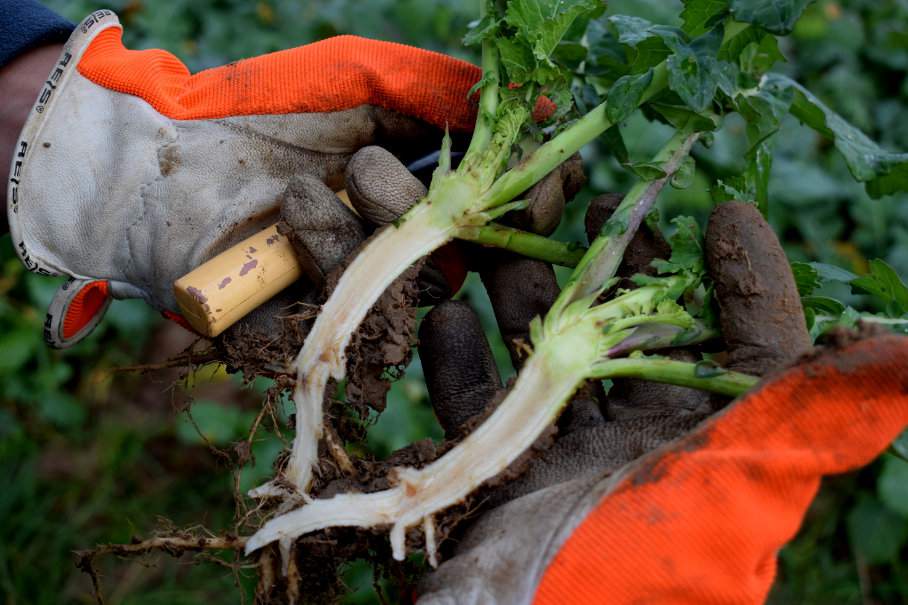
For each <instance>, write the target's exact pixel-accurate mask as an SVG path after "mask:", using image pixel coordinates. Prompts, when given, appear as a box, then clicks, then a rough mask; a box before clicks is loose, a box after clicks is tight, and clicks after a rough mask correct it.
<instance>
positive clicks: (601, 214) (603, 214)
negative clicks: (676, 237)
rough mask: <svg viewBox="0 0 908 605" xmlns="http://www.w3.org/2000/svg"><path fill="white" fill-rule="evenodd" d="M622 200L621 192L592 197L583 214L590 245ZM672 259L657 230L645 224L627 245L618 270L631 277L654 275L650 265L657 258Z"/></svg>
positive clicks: (623, 275) (666, 244)
mask: <svg viewBox="0 0 908 605" xmlns="http://www.w3.org/2000/svg"><path fill="white" fill-rule="evenodd" d="M623 199H624V196H623V195H621V194H620V193H606V194H603V195H600V196H598V197H595V198H593V200H592V201H591V202H590V206H589V208H588V209H587V211H586V220H585V227H586V237H587V240H588V241H589V242H590V243H592V242H593V240H594V239H596V237H598V236H599V231H600V230H601V229H602V226H603V225H605V222H606V221H607V220H608V219H609V217H611V216H612V214H613V213H614V212H615V210H616V209H617V208H618V205H619V204H620V203H621V201H622V200H623ZM669 256H671V248H670V247H669V245H668V242H666V241H665V238H664V237H662V233H660V232H659V230H658V229H652V228H651V227H650V226H649V225H648V224H646V223H645V222H644V223H643V224H642V225H640V229H639V230H638V231H637V233H636V234H635V235H634V238H633V239H632V240H631V242H630V243H629V244H628V246H627V250H626V251H625V253H624V260H623V261H621V266H620V267H619V268H618V275H619V276H621V277H631V276H632V275H635V274H637V273H645V274H647V275H654V274H655V269H653V268H652V267H650V263H651V262H652V261H653V260H654V259H657V258H665V259H667V258H668V257H669Z"/></svg>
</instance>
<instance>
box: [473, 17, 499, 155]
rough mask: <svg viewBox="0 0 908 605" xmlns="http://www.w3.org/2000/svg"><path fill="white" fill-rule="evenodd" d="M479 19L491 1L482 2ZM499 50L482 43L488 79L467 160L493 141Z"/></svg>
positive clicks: (496, 110) (483, 89) (481, 97)
mask: <svg viewBox="0 0 908 605" xmlns="http://www.w3.org/2000/svg"><path fill="white" fill-rule="evenodd" d="M479 5H480V6H479V18H480V19H482V18H483V17H485V16H486V15H487V14H488V12H489V0H480V3H479ZM498 62H499V58H498V50H497V49H496V48H495V43H494V41H492V40H484V41H483V42H482V73H483V77H484V78H486V82H485V84H483V86H482V89H481V90H480V93H479V113H478V114H477V115H476V126H475V127H474V129H473V138H472V139H471V140H470V147H469V148H468V149H467V153H466V156H465V158H472V157H473V156H475V155H479V154H481V153H482V152H483V151H485V149H486V147H488V146H489V142H490V141H491V140H492V130H493V127H494V125H495V114H496V113H497V112H498V82H499V66H498Z"/></svg>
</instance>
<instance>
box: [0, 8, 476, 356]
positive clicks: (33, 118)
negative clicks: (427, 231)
mask: <svg viewBox="0 0 908 605" xmlns="http://www.w3.org/2000/svg"><path fill="white" fill-rule="evenodd" d="M120 38H121V28H120V25H119V22H118V20H117V18H116V16H115V15H114V14H113V13H111V12H110V11H107V10H101V11H97V12H95V13H93V14H92V15H90V16H89V17H88V18H86V19H85V20H84V21H83V22H82V23H81V24H80V25H79V26H78V27H77V28H76V30H75V32H74V33H73V35H72V37H71V38H70V39H69V41H68V42H67V43H66V45H65V47H64V51H63V54H62V55H61V57H60V59H59V60H58V62H57V64H56V66H55V67H54V70H53V72H52V73H51V75H50V76H49V78H48V80H47V83H46V84H45V86H44V88H43V90H42V91H41V93H40V96H39V98H38V100H37V102H36V104H35V106H34V108H33V110H32V112H31V114H30V117H29V119H28V121H27V123H26V125H25V128H24V129H23V132H22V135H21V138H20V140H19V142H18V144H17V147H16V150H15V158H14V165H13V170H12V173H11V175H10V176H11V179H10V185H9V195H8V214H9V224H10V230H11V233H12V237H13V243H14V245H15V247H16V251H17V253H18V254H19V256H20V258H21V259H22V261H23V262H24V263H25V264H26V266H27V267H28V268H29V269H31V270H32V271H36V272H39V273H42V274H48V275H66V276H69V277H71V278H73V281H70V282H68V283H67V284H66V285H65V286H63V288H62V289H61V290H60V292H59V293H58V295H57V296H56V298H55V299H54V302H53V303H52V305H51V310H50V313H49V316H48V321H47V323H46V330H45V332H46V336H47V339H48V341H49V342H51V343H52V344H54V345H56V346H67V345H69V344H72V343H73V342H75V341H77V340H78V339H79V338H81V337H83V336H84V335H85V334H86V333H88V332H89V331H90V330H91V328H93V327H94V325H95V324H96V323H97V322H98V320H99V319H100V317H101V315H102V314H103V311H104V310H105V309H106V306H107V304H108V302H109V300H110V298H111V297H114V298H129V297H139V298H143V299H145V300H146V301H148V302H149V303H150V304H151V305H153V306H154V307H156V308H157V309H160V310H162V311H170V312H172V311H175V310H176V306H175V301H174V298H173V294H172V291H171V288H172V284H173V282H174V280H175V279H177V278H179V277H180V276H182V275H184V274H185V273H187V272H188V271H190V270H191V269H194V268H195V267H197V266H198V265H200V264H201V263H203V262H204V261H205V260H207V259H208V258H210V257H212V256H214V255H216V254H218V253H219V252H221V251H223V250H225V249H226V248H228V247H230V246H231V245H233V244H234V243H236V242H238V241H240V240H242V239H244V238H246V237H248V236H249V235H251V234H252V233H254V232H256V231H258V230H260V229H262V228H264V227H266V226H268V225H269V224H271V223H273V222H275V221H276V220H277V219H278V211H279V208H280V206H281V202H282V200H289V201H290V202H291V203H292V204H295V207H293V208H290V209H289V210H287V209H286V208H285V215H287V214H289V215H290V217H291V218H293V219H294V220H296V223H295V227H296V231H297V233H298V234H300V238H298V239H299V240H300V241H303V242H306V241H310V242H312V245H311V246H310V251H314V252H313V254H312V256H313V258H314V259H315V261H316V263H325V264H324V265H321V264H319V265H318V267H319V269H320V270H322V271H324V270H327V269H330V264H331V262H336V261H337V260H338V259H339V258H342V257H343V256H344V255H345V254H346V253H347V252H349V251H350V250H351V249H352V248H354V247H356V246H357V245H358V244H359V243H360V240H361V239H362V238H363V237H364V236H365V233H366V232H368V230H369V229H370V227H369V226H363V225H361V224H360V222H359V220H358V219H357V217H356V216H355V215H354V214H353V213H352V212H350V211H349V210H347V209H346V208H344V207H342V206H339V202H337V201H336V198H334V196H333V195H331V193H330V190H339V189H342V188H344V187H345V186H346V187H347V188H348V189H351V190H352V189H356V183H358V182H360V181H363V180H365V179H374V178H375V177H376V175H378V176H379V177H381V175H383V174H384V169H383V162H388V161H389V158H390V160H393V159H394V158H393V156H392V154H391V153H387V152H385V151H383V150H380V149H376V148H370V147H368V146H370V145H375V144H379V145H382V146H384V147H386V148H387V149H388V150H390V151H391V152H393V154H395V155H397V156H399V157H403V158H413V157H418V156H421V155H423V154H424V153H425V152H426V150H431V149H437V148H438V146H439V144H440V141H441V136H442V131H443V129H444V128H445V127H448V128H449V129H450V130H451V131H452V132H454V133H457V132H465V131H468V130H470V129H471V128H472V126H473V121H474V112H475V109H474V106H473V105H474V104H472V103H470V102H469V101H468V99H467V92H468V90H469V89H470V87H471V86H472V85H473V84H474V83H475V82H476V80H478V79H479V76H480V72H479V70H478V68H476V67H474V66H472V65H470V64H468V63H465V62H463V61H459V60H456V59H452V58H449V57H445V56H443V55H439V54H436V53H432V52H427V51H423V50H419V49H415V48H410V47H406V46H402V45H399V44H392V43H385V42H376V41H372V40H365V39H360V38H355V37H351V36H342V37H337V38H333V39H330V40H326V41H323V42H319V43H316V44H311V45H309V46H304V47H300V48H295V49H291V50H286V51H282V52H278V53H273V54H270V55H267V56H262V57H257V58H253V59H248V60H243V61H238V62H236V63H231V64H229V65H226V66H224V67H220V68H217V69H211V70H206V71H204V72H201V73H198V74H195V75H190V74H189V72H188V71H187V69H186V68H185V67H184V66H183V65H182V64H181V63H180V62H179V61H178V60H177V59H176V58H175V57H173V56H172V55H170V54H169V53H166V52H164V51H160V50H145V51H129V50H126V49H125V48H124V47H123V46H122V43H121V41H120ZM363 148H366V149H365V150H364V149H363ZM357 151H360V155H358V156H355V155H354V154H356V152H357ZM352 158H356V159H357V160H358V161H351V159H352ZM363 173H368V174H369V176H366V177H362V178H361V176H360V175H361V174H363ZM299 176H302V177H303V178H301V179H300V180H298V181H296V182H295V183H294V185H293V187H292V188H291V189H290V190H287V191H286V192H285V190H286V188H287V187H288V183H289V182H290V181H291V179H292V178H293V177H299ZM383 184H384V185H385V189H384V190H383V192H384V195H385V199H384V201H383V202H382V203H384V202H386V201H387V200H388V199H389V198H390V199H391V200H392V201H393V200H394V199H403V198H406V199H411V197H412V192H406V191H398V190H395V189H394V186H395V184H394V183H393V182H390V181H388V180H387V179H385V180H384V182H383ZM363 189H364V188H363V187H360V188H359V191H360V193H361V194H360V195H358V196H351V197H353V201H354V203H355V204H357V210H359V212H360V214H361V215H362V216H364V217H366V218H367V219H370V220H373V221H375V220H378V221H381V220H382V219H385V220H387V217H388V216H392V215H393V216H396V214H399V212H400V209H399V208H390V209H389V208H385V207H383V206H382V205H381V203H376V202H375V200H374V199H371V198H369V197H368V192H365V193H363ZM366 189H367V188H366ZM318 204H320V205H318ZM310 206H311V208H310ZM307 238H308V239H307Z"/></svg>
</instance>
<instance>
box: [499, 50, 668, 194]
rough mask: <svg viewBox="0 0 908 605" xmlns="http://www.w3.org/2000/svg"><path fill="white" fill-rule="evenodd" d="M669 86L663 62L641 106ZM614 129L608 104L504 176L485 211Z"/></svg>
mask: <svg viewBox="0 0 908 605" xmlns="http://www.w3.org/2000/svg"><path fill="white" fill-rule="evenodd" d="M666 86H668V70H667V68H666V66H665V63H664V62H662V63H660V64H659V65H657V66H656V67H655V68H654V69H653V81H652V82H651V83H650V85H649V88H647V89H646V92H645V93H644V94H643V97H642V98H641V99H640V104H641V105H642V104H643V103H645V102H646V101H649V100H650V99H652V98H653V97H654V96H656V95H657V94H659V93H660V92H662V91H663V90H664V89H665V88H666ZM612 126H613V124H612V122H611V121H610V120H609V119H608V118H607V117H606V115H605V103H602V104H601V105H599V106H598V107H596V108H595V109H593V110H592V111H590V112H589V113H588V114H586V115H585V116H583V117H582V118H580V119H579V120H577V121H576V122H574V124H572V125H571V126H570V127H568V128H566V129H565V130H564V131H563V132H561V134H559V135H558V136H556V137H555V138H554V139H552V140H551V141H549V142H547V143H546V144H544V145H542V146H541V147H540V148H539V149H537V150H536V151H535V152H533V154H532V155H531V156H530V157H529V158H528V159H527V160H526V161H524V162H522V163H520V164H518V165H517V166H515V167H514V168H512V169H511V170H509V171H508V172H506V173H505V174H503V175H501V177H500V178H499V179H498V180H497V181H496V182H495V184H494V185H493V186H492V188H491V190H490V191H489V192H488V193H487V194H486V196H485V198H486V200H485V202H484V203H483V205H482V206H483V208H493V207H495V206H498V205H499V204H504V203H505V202H508V201H510V200H512V199H514V198H515V197H517V196H518V195H520V194H521V193H523V192H524V191H526V190H527V189H529V188H530V187H532V186H533V185H535V184H536V183H538V182H539V181H540V180H542V178H543V177H544V176H545V175H547V174H548V173H549V172H551V171H552V170H554V169H555V167H557V166H558V165H559V164H561V163H563V162H564V161H565V160H567V159H568V158H569V157H571V156H572V155H574V154H575V153H577V152H578V151H580V149H581V148H582V147H583V146H584V145H586V144H587V143H589V142H591V141H593V140H594V139H595V138H596V137H598V136H599V135H600V134H602V133H603V132H605V131H606V130H608V129H609V128H611V127H612Z"/></svg>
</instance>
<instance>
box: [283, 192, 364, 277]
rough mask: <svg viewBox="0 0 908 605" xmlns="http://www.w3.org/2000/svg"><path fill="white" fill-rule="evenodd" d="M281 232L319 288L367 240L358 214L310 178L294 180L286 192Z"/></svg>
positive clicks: (306, 273) (305, 272)
mask: <svg viewBox="0 0 908 605" xmlns="http://www.w3.org/2000/svg"><path fill="white" fill-rule="evenodd" d="M278 231H279V232H280V233H281V234H283V235H285V236H287V237H289V238H290V241H291V242H292V244H293V248H294V250H295V251H296V256H297V258H298V259H299V261H300V264H301V265H302V267H303V273H304V274H305V275H306V277H308V278H309V280H310V281H311V282H312V283H313V284H314V285H315V286H317V287H321V285H322V284H323V283H324V280H325V276H326V275H327V274H328V273H330V272H331V271H332V270H333V269H334V268H336V267H337V266H338V265H339V264H340V263H341V261H343V260H344V259H345V258H346V257H347V255H348V254H350V253H351V252H352V251H353V250H355V249H356V248H357V247H358V246H359V245H360V244H361V243H362V242H363V240H364V239H365V238H366V233H365V230H364V229H363V226H362V224H361V223H360V220H359V218H357V216H356V214H354V213H353V211H352V210H350V209H349V208H347V206H345V205H344V203H343V202H341V201H340V199H339V198H338V197H337V196H336V195H335V194H334V192H333V191H331V189H329V188H328V187H327V186H326V185H325V184H324V183H322V182H321V181H320V180H318V179H317V178H315V177H311V176H307V175H301V176H296V177H294V178H293V179H291V181H290V183H289V184H288V185H287V188H286V189H285V190H284V193H283V195H282V196H281V221H280V223H278Z"/></svg>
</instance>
